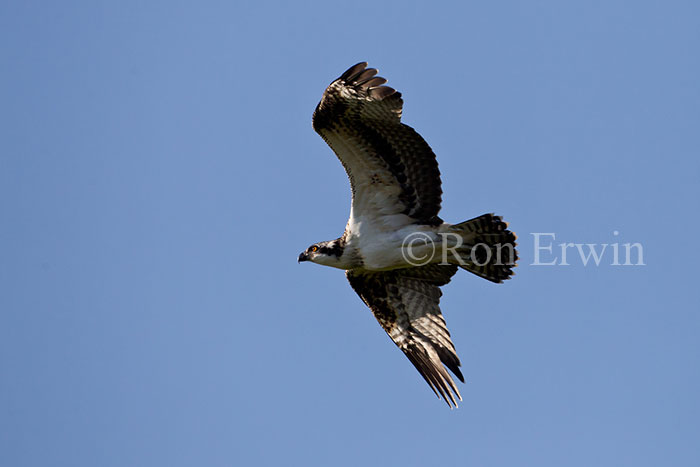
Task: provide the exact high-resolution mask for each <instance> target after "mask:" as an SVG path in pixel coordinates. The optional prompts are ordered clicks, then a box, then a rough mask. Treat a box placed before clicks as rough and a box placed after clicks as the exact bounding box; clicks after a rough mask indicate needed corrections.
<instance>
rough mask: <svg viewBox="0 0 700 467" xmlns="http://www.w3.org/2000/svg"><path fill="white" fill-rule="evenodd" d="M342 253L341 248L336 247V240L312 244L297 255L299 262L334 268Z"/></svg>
mask: <svg viewBox="0 0 700 467" xmlns="http://www.w3.org/2000/svg"><path fill="white" fill-rule="evenodd" d="M342 253H343V252H342V248H339V247H338V241H337V240H331V241H328V242H320V243H314V244H313V245H311V246H310V247H308V248H307V249H306V250H304V251H302V252H301V254H300V255H299V262H300V263H301V262H302V261H311V262H312V263H316V264H323V265H325V266H335V265H336V263H337V262H338V260H339V259H340V256H341V255H342Z"/></svg>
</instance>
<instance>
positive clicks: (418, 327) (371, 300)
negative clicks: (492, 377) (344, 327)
mask: <svg viewBox="0 0 700 467" xmlns="http://www.w3.org/2000/svg"><path fill="white" fill-rule="evenodd" d="M455 272H457V266H452V265H438V264H432V265H428V266H422V267H417V268H408V269H395V270H392V271H383V272H374V273H362V272H357V271H353V270H350V271H347V272H346V275H347V278H348V281H350V285H351V286H352V288H353V289H354V290H355V292H357V294H358V295H359V296H360V298H362V300H363V301H364V302H365V304H366V305H367V306H368V307H369V308H370V309H371V310H372V313H374V316H375V317H376V318H377V321H379V324H381V325H382V327H383V328H384V330H385V331H386V332H387V334H389V337H391V339H392V340H393V341H394V342H395V343H396V345H397V346H398V347H399V348H400V349H401V350H402V351H403V353H405V354H406V356H407V357H408V359H409V360H410V361H411V363H413V365H414V366H415V367H416V369H418V371H419V372H420V374H421V375H422V376H423V378H425V380H426V381H427V382H428V384H429V385H430V387H431V388H432V389H433V391H434V392H435V394H437V396H438V398H439V397H441V396H442V398H443V399H444V400H445V402H447V405H449V406H450V407H452V406H454V407H457V400H456V399H459V400H462V396H460V394H459V390H458V389H457V386H456V385H455V383H454V381H453V380H452V378H451V377H450V375H449V373H448V372H447V370H446V369H445V366H446V367H447V368H449V369H450V370H451V371H452V373H454V374H455V376H457V378H459V380H460V381H462V382H464V377H463V376H462V372H461V371H460V370H459V365H460V362H459V357H457V353H456V351H455V347H454V345H453V344H452V340H451V339H450V333H449V331H448V330H447V325H446V324H445V319H444V318H443V317H442V313H441V312H440V306H439V304H440V296H441V295H442V292H441V291H440V286H441V285H445V284H447V283H448V282H449V281H450V278H451V277H452V276H453V275H454V274H455ZM443 365H445V366H443Z"/></svg>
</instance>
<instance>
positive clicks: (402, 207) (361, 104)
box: [313, 62, 442, 228]
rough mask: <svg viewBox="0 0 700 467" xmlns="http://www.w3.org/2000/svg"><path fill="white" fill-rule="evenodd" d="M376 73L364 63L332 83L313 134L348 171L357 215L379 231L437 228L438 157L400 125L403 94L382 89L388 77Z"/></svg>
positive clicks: (440, 193) (319, 109) (440, 190)
mask: <svg viewBox="0 0 700 467" xmlns="http://www.w3.org/2000/svg"><path fill="white" fill-rule="evenodd" d="M376 74H377V70H376V69H374V68H367V63H366V62H363V63H358V64H357V65H355V66H353V67H351V68H350V69H348V70H347V71H346V72H345V73H343V74H342V75H341V76H340V78H338V79H336V80H335V81H333V82H332V83H331V84H330V86H328V88H327V89H326V91H325V92H324V94H323V97H322V98H321V102H319V104H318V106H317V107H316V110H315V111H314V116H313V126H314V130H316V132H317V133H318V134H319V135H321V137H322V138H323V139H324V140H325V141H326V142H327V143H328V145H329V146H330V147H331V148H332V149H333V151H334V152H335V153H336V155H337V156H338V158H339V159H340V162H342V164H343V166H344V167H345V171H346V172H347V174H348V178H349V179H350V185H351V188H352V210H353V215H354V216H355V217H357V218H361V219H363V220H364V221H368V222H374V223H375V224H376V225H377V227H379V226H381V225H382V224H387V225H392V226H394V228H395V227H396V225H397V224H402V223H403V224H409V223H419V224H430V225H439V224H441V223H442V220H441V219H440V218H439V217H438V212H439V211H440V203H441V197H442V189H441V188H440V171H439V170H438V165H437V161H436V160H435V154H434V153H433V151H432V149H430V146H428V143H426V142H425V140H424V139H423V138H422V137H421V136H420V135H419V134H418V133H416V131H415V130H414V129H413V128H411V127H409V126H407V125H404V124H403V123H401V109H402V106H403V100H402V99H401V93H399V92H397V91H395V90H394V89H392V88H390V87H388V86H382V85H383V84H384V83H386V79H384V78H381V77H378V76H375V75H376ZM397 216H406V217H405V218H399V217H397ZM387 217H391V220H388V219H386V218H387Z"/></svg>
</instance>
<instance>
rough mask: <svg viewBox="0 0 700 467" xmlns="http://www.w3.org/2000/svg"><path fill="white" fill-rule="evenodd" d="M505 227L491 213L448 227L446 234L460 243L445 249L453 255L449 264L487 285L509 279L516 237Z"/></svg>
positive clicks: (498, 218)
mask: <svg viewBox="0 0 700 467" xmlns="http://www.w3.org/2000/svg"><path fill="white" fill-rule="evenodd" d="M507 227H508V224H507V223H505V222H503V220H502V219H501V217H500V216H496V215H495V214H484V215H483V216H479V217H476V218H474V219H471V220H468V221H464V222H462V223H461V224H456V225H452V226H450V227H449V230H448V232H450V233H452V234H455V235H457V236H458V239H461V240H462V241H461V242H459V241H457V242H456V246H455V247H454V248H450V249H449V251H450V252H452V253H453V256H451V257H450V262H454V264H458V265H459V266H460V267H461V268H462V269H466V270H467V271H469V272H471V273H473V274H476V275H477V276H479V277H483V278H484V279H487V280H490V281H491V282H496V283H501V282H503V281H504V280H506V279H510V276H512V275H513V274H514V273H513V269H512V268H514V267H515V266H516V261H517V260H518V252H517V251H516V250H515V246H516V245H517V244H516V243H515V239H516V238H517V236H516V235H515V234H514V233H513V232H511V231H510V230H508V229H507ZM448 248H449V246H448Z"/></svg>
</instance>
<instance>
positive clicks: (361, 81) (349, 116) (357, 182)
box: [299, 62, 517, 407]
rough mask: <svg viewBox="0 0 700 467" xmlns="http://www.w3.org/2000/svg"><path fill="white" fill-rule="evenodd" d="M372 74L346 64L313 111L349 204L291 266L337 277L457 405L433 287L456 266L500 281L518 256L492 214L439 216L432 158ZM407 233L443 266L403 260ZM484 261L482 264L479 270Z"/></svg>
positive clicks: (395, 98) (453, 366)
mask: <svg viewBox="0 0 700 467" xmlns="http://www.w3.org/2000/svg"><path fill="white" fill-rule="evenodd" d="M376 74H377V70H375V69H373V68H367V63H364V62H363V63H358V64H357V65H355V66H353V67H351V68H350V69H348V70H347V71H346V72H345V73H343V74H342V75H341V76H340V77H339V78H338V79H336V80H335V81H333V82H332V83H331V84H330V85H329V86H328V88H327V89H326V91H325V92H324V94H323V97H322V98H321V101H320V102H319V104H318V106H317V107H316V110H315V111H314V115H313V127H314V129H315V130H316V131H317V132H318V133H319V134H320V135H321V137H322V138H323V139H324V140H325V141H326V142H327V143H328V145H329V146H330V147H331V148H332V149H333V151H334V152H335V154H336V155H337V156H338V159H340V161H341V163H342V164H343V167H344V168H345V171H346V173H347V175H348V178H349V179H350V186H351V189H352V205H351V209H350V218H349V219H348V223H347V226H346V228H345V232H344V233H343V235H342V236H341V237H340V238H338V239H336V240H331V241H327V242H320V243H317V244H314V245H311V246H310V247H309V248H308V249H307V250H306V251H304V252H302V253H301V254H300V255H299V261H312V262H315V263H318V264H322V265H325V266H332V267H336V268H340V269H344V270H346V276H347V278H348V281H349V282H350V285H351V286H352V288H353V289H354V290H355V292H357V294H358V295H359V296H360V297H361V298H362V300H363V301H364V302H365V304H366V305H367V306H368V307H369V308H370V310H372V312H373V314H374V316H375V317H376V318H377V321H379V323H380V324H381V326H382V327H383V328H384V330H385V331H386V332H387V334H388V335H389V337H391V339H392V340H393V341H394V343H396V345H397V346H398V347H399V348H400V349H401V350H402V351H403V352H404V354H405V355H406V356H407V357H408V359H409V360H410V361H411V363H413V365H414V366H415V367H416V369H417V370H418V371H419V372H420V373H421V375H422V376H423V378H425V380H426V381H427V382H428V384H429V385H430V387H431V388H432V389H433V391H435V393H436V394H437V395H438V397H441V398H442V399H444V400H445V401H446V402H447V404H448V405H450V407H452V406H455V407H456V406H457V400H458V399H459V400H461V396H460V394H459V391H458V389H457V386H456V385H455V383H454V381H453V380H452V378H451V376H450V374H449V373H448V371H447V369H449V370H450V371H451V372H452V373H453V374H454V375H455V376H457V378H458V379H459V380H460V381H462V382H464V377H463V376H462V373H461V371H460V369H459V366H460V361H459V358H458V357H457V353H456V351H455V347H454V345H453V343H452V340H451V338H450V333H449V332H448V330H447V326H446V323H445V320H444V318H443V316H442V313H441V311H440V307H439V302H440V296H441V295H442V293H441V291H440V287H441V286H443V285H445V284H447V283H448V282H449V281H450V279H451V277H452V276H453V275H454V274H455V273H456V272H457V269H458V267H462V268H463V269H465V270H467V271H470V272H472V273H474V274H476V275H478V276H480V277H483V278H485V279H487V280H490V281H492V282H497V283H500V282H502V281H503V280H505V279H508V278H509V277H510V275H511V274H512V267H513V266H515V261H516V259H517V256H516V253H515V248H514V246H515V235H514V234H513V233H512V232H510V231H509V230H507V228H506V227H507V226H506V224H505V223H504V222H502V220H501V218H500V217H498V216H495V215H493V214H485V215H483V216H479V217H477V218H474V219H471V220H469V221H466V222H462V223H460V224H456V225H452V224H446V223H444V222H443V221H442V219H440V217H439V216H438V213H439V211H440V205H441V201H442V189H441V181H440V171H439V170H438V165H437V161H436V159H435V154H434V153H433V151H432V150H431V149H430V146H428V144H427V143H426V142H425V140H424V139H423V138H422V137H421V136H420V135H419V134H418V133H417V132H416V131H415V130H413V129H412V128H411V127H409V126H407V125H405V124H403V123H401V111H402V106H403V100H402V98H401V94H400V93H399V92H397V91H395V90H394V89H392V88H390V87H388V86H385V85H384V83H386V80H385V79H384V78H381V77H378V76H376ZM415 234H420V235H424V236H426V238H427V239H428V241H429V242H433V245H434V246H435V245H437V250H434V251H439V250H443V252H449V251H452V253H450V255H451V256H449V257H448V256H447V255H445V256H443V257H442V258H443V260H447V263H445V262H444V261H442V262H441V261H440V257H434V258H431V259H430V260H429V261H428V262H426V263H425V264H421V265H418V266H417V265H416V264H415V263H411V262H410V261H407V258H406V255H405V248H404V247H405V245H404V243H403V242H404V240H405V239H406V238H407V237H409V236H411V235H415ZM448 234H449V235H453V236H455V237H456V238H457V239H458V240H459V242H458V244H459V247H458V248H456V247H455V248H453V249H452V250H450V245H448V244H447V243H445V240H444V239H445V238H448V237H446V235H448ZM479 245H484V246H483V251H478V246H479ZM452 246H454V245H452ZM503 246H507V247H509V248H502V247H503ZM462 256H466V257H468V258H467V259H466V260H463V259H462ZM483 257H489V258H491V261H490V262H486V263H484V264H482V261H481V260H480V258H483Z"/></svg>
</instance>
